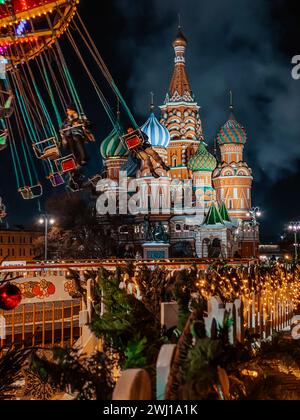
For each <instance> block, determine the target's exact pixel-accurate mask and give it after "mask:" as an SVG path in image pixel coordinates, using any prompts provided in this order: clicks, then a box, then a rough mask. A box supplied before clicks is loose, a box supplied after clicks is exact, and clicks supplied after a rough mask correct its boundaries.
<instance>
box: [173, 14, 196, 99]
mask: <svg viewBox="0 0 300 420" xmlns="http://www.w3.org/2000/svg"><path fill="white" fill-rule="evenodd" d="M187 45H188V42H187V39H186V37H185V36H184V34H183V32H182V28H181V19H180V18H179V25H178V32H177V35H176V38H175V40H174V42H173V48H174V51H175V68H174V72H173V77H172V80H171V84H170V88H169V97H170V100H171V102H180V101H186V102H193V93H192V89H191V86H190V82H189V78H188V75H187V73H186V67H185V53H186V48H187Z"/></svg>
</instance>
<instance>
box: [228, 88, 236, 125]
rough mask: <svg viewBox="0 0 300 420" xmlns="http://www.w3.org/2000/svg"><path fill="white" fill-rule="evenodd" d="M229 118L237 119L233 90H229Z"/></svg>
mask: <svg viewBox="0 0 300 420" xmlns="http://www.w3.org/2000/svg"><path fill="white" fill-rule="evenodd" d="M229 98H230V99H229V100H230V104H229V120H233V121H235V115H234V103H233V92H232V90H230V91H229Z"/></svg>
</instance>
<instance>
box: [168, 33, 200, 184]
mask: <svg viewBox="0 0 300 420" xmlns="http://www.w3.org/2000/svg"><path fill="white" fill-rule="evenodd" d="M173 47H174V51H175V67H174V72H173V76H172V80H171V83H170V87H169V91H168V93H167V96H166V100H165V103H164V105H163V106H161V107H160V108H161V111H162V121H161V122H162V124H164V125H165V126H166V127H167V129H168V130H169V132H170V135H171V142H170V144H169V146H168V149H167V150H168V165H169V166H170V167H171V172H170V176H171V178H172V179H188V178H189V171H188V167H187V164H188V161H189V160H190V158H191V157H192V156H193V155H194V154H195V153H196V152H197V150H198V147H199V141H201V140H203V131H202V123H201V119H200V114H199V110H200V107H199V106H198V104H197V103H196V102H195V99H194V95H193V92H192V89H191V86H190V82H189V78H188V75H187V72H186V61H185V53H186V48H187V40H186V38H185V36H184V35H183V33H182V31H181V28H180V27H179V29H178V33H177V36H176V39H175V41H174V43H173Z"/></svg>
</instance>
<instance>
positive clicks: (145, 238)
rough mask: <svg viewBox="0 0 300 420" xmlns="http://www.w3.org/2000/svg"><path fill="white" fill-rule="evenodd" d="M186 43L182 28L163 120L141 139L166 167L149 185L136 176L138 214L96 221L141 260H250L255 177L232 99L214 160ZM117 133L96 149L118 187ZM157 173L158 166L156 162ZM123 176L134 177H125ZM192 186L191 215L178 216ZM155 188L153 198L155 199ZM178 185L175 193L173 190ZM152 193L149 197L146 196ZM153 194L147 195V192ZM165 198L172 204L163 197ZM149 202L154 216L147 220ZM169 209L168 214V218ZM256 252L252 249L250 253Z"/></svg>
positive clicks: (121, 157) (121, 149)
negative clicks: (186, 186) (140, 196)
mask: <svg viewBox="0 0 300 420" xmlns="http://www.w3.org/2000/svg"><path fill="white" fill-rule="evenodd" d="M187 44H188V43H187V39H186V38H185V36H184V34H183V32H182V30H181V29H180V28H179V30H178V34H177V36H176V39H175V41H174V42H173V48H174V51H175V65H174V70H173V75H172V79H171V83H170V86H169V90H168V92H167V95H166V99H165V102H164V104H163V105H162V106H160V111H161V118H160V119H158V118H157V116H156V115H155V108H154V106H153V105H152V107H151V113H150V116H149V118H148V120H147V121H146V123H145V124H144V125H142V127H141V131H142V132H143V133H144V134H146V136H147V137H148V138H149V141H150V143H151V145H152V148H153V149H155V151H156V152H157V153H158V154H159V155H160V157H161V158H162V159H163V160H164V161H165V163H166V164H167V165H168V166H169V167H170V171H168V172H166V171H165V170H164V169H162V168H161V167H159V166H158V165H157V167H156V172H157V173H158V174H159V176H160V178H159V179H158V180H157V179H154V178H153V176H152V174H151V173H150V171H149V168H147V167H146V166H145V165H142V166H141V167H140V168H139V170H138V171H137V172H136V173H135V174H134V179H135V180H136V184H137V186H138V185H139V183H140V185H141V189H143V188H144V186H145V185H147V184H148V185H149V189H147V188H146V189H145V188H144V190H145V193H144V194H145V196H144V197H143V199H142V200H141V201H142V203H144V204H142V206H141V210H140V212H139V213H138V214H134V215H128V216H126V215H125V216H121V215H120V217H118V218H117V220H118V223H114V227H113V228H112V226H111V224H110V220H111V219H110V218H109V217H107V216H104V215H102V216H99V222H100V223H101V224H103V225H106V226H107V229H108V230H109V233H110V234H111V235H112V236H113V237H114V238H115V239H116V240H117V241H118V243H119V248H120V249H119V253H120V255H122V256H127V257H133V258H134V257H138V256H141V257H144V258H145V259H163V258H169V257H170V258H171V257H174V258H175V257H181V258H194V257H198V258H248V257H253V256H254V255H256V250H257V248H258V244H259V226H258V225H256V224H253V223H252V221H251V220H250V218H249V210H250V209H251V207H252V200H251V195H252V183H253V176H252V170H251V168H249V166H248V165H247V163H246V162H245V160H244V149H245V146H246V143H247V133H246V130H245V129H244V127H243V126H242V125H241V124H240V123H239V122H238V121H237V119H236V117H235V114H234V107H233V101H232V95H231V101H230V110H229V118H228V120H227V122H226V123H225V124H224V125H223V126H222V127H221V129H220V130H219V132H218V135H217V138H216V141H215V145H216V146H215V147H213V145H212V149H214V152H212V153H211V152H210V151H209V147H208V145H207V144H206V139H205V137H204V134H203V126H202V121H201V115H200V106H199V105H198V103H197V101H196V98H195V96H194V94H193V91H192V89H191V84H190V81H189V77H188V74H187V70H186V49H187ZM120 135H121V133H119V132H117V131H116V130H114V131H113V132H112V133H111V134H110V135H109V136H108V137H107V138H106V139H105V140H104V141H103V142H102V145H101V154H102V157H103V160H104V164H105V170H106V178H107V179H110V180H115V181H118V180H119V176H120V172H121V171H123V170H124V168H126V164H127V162H128V151H127V149H126V147H125V146H124V145H123V144H122V143H121V142H120ZM153 164H154V166H155V165H156V163H155V162H153ZM127 176H128V177H131V174H129V173H128V172H127ZM184 182H190V184H189V185H191V196H192V200H191V202H192V207H193V208H192V209H188V210H193V211H191V212H190V211H187V209H186V208H184V210H183V211H182V196H181V193H180V190H181V186H182V184H183V183H184ZM156 184H157V190H156V192H153V190H154V189H155V188H154V187H153V185H154V186H155V185H156ZM177 185H178V188H177ZM151 189H152V191H151ZM149 191H150V192H149ZM168 191H169V192H171V193H170V203H169V205H168V203H166V202H167V201H168V200H167V199H166V196H167V195H168ZM149 194H150V195H151V200H152V209H153V204H154V207H155V208H156V209H158V210H162V209H164V211H157V212H149V211H148V210H149V201H150V197H149ZM168 209H169V210H168ZM254 248H255V249H254Z"/></svg>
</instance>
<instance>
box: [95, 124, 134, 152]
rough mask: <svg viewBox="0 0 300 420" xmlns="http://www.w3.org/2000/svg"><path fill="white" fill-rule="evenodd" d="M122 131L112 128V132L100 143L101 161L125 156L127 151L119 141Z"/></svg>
mask: <svg viewBox="0 0 300 420" xmlns="http://www.w3.org/2000/svg"><path fill="white" fill-rule="evenodd" d="M120 136H122V131H121V129H119V128H114V129H113V131H112V132H111V133H110V134H109V136H107V137H106V139H105V140H103V142H102V143H101V148H100V151H101V156H102V157H103V159H109V158H117V157H124V156H126V154H127V152H128V150H127V149H126V147H125V146H124V145H123V143H122V142H121V140H120Z"/></svg>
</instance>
